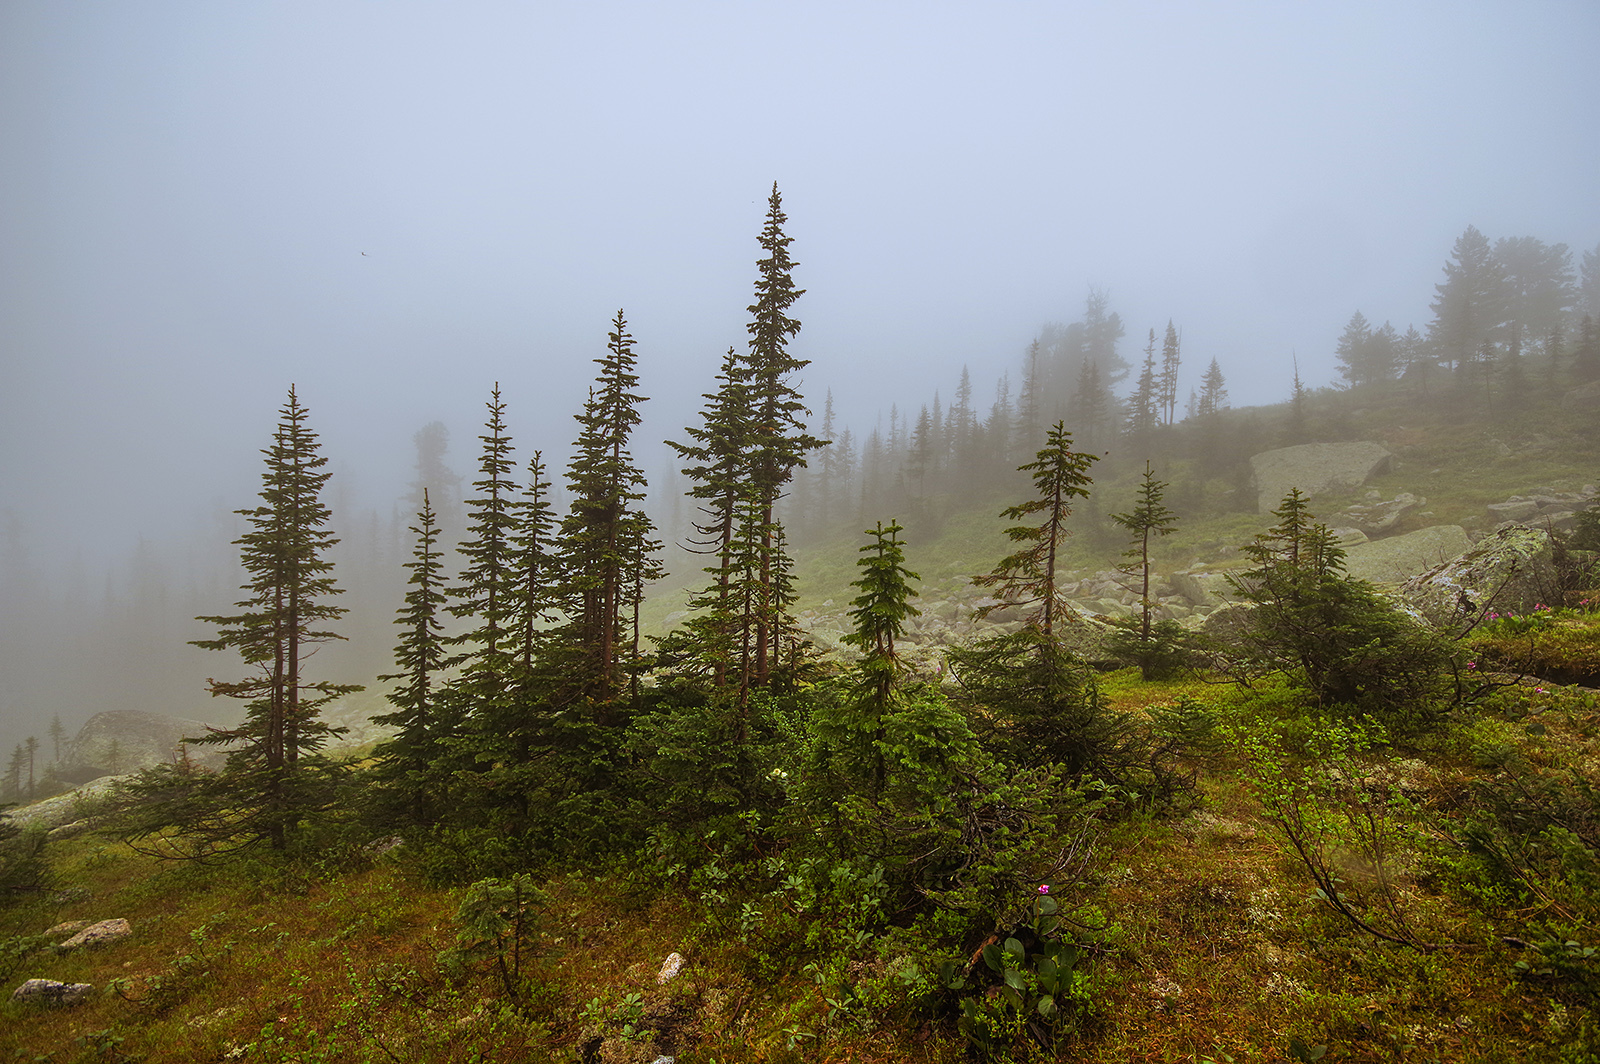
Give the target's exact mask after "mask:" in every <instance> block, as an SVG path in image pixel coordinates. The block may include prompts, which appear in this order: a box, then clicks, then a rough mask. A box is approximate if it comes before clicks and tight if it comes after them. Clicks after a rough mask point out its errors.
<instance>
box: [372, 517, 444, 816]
mask: <svg viewBox="0 0 1600 1064" xmlns="http://www.w3.org/2000/svg"><path fill="white" fill-rule="evenodd" d="M411 532H412V534H413V535H414V536H415V537H416V546H415V548H414V549H413V552H412V555H411V561H409V562H406V563H405V568H406V569H409V570H410V571H411V576H410V579H409V580H408V581H407V586H408V588H409V590H407V591H406V596H405V604H404V605H403V606H401V607H400V609H399V610H398V611H397V612H398V616H396V617H395V624H397V625H399V626H400V630H401V635H400V642H399V643H397V644H396V645H395V648H394V662H395V664H396V665H397V666H399V669H400V671H399V672H393V673H388V674H385V675H383V676H379V677H378V679H379V680H383V681H389V680H399V681H400V683H399V684H398V685H397V686H396V687H395V689H394V690H393V691H392V692H391V693H390V694H389V704H390V705H391V706H393V707H394V709H393V710H392V711H391V712H389V713H380V714H377V715H375V716H374V717H373V718H372V719H373V720H374V721H375V722H376V723H379V724H385V725H388V726H389V727H392V728H394V729H395V734H394V737H393V738H391V739H389V740H388V741H387V742H385V743H384V744H383V745H381V746H380V747H378V749H377V750H376V751H374V756H375V757H376V758H377V759H378V767H377V769H376V770H375V771H376V774H377V775H376V782H377V784H378V790H379V792H380V794H381V795H382V796H383V797H382V799H381V800H380V802H379V805H380V806H382V807H383V810H382V815H383V816H384V817H386V818H389V817H392V818H394V819H399V820H403V821H405V822H407V823H410V824H415V825H427V824H431V823H433V821H434V819H435V817H436V815H437V812H438V810H439V808H440V807H441V806H442V805H443V804H444V803H445V802H446V801H447V799H448V791H447V787H446V784H445V782H444V778H443V777H444V774H443V772H442V771H440V768H439V762H440V760H441V753H442V746H443V743H444V742H445V741H446V740H447V739H449V738H451V737H452V736H451V735H450V732H451V731H452V730H453V729H452V728H451V727H450V721H449V720H448V718H447V716H446V712H447V711H446V709H445V707H444V706H443V705H441V702H440V699H439V691H440V689H441V687H442V685H443V681H444V672H445V670H446V669H448V668H449V667H450V666H451V665H453V664H454V663H455V662H454V659H453V658H452V657H451V656H450V654H449V651H448V648H447V647H446V646H445V641H444V635H443V630H444V624H443V621H442V619H441V615H442V614H443V613H444V610H445V603H446V602H447V601H448V597H447V595H446V593H445V580H444V561H443V558H444V555H443V552H442V551H441V550H440V549H439V535H440V532H439V526H438V524H437V522H436V519H435V515H434V512H433V505H432V502H431V500H430V499H429V497H428V489H427V488H423V489H422V509H421V510H419V511H418V512H417V521H416V524H414V525H412V526H411Z"/></svg>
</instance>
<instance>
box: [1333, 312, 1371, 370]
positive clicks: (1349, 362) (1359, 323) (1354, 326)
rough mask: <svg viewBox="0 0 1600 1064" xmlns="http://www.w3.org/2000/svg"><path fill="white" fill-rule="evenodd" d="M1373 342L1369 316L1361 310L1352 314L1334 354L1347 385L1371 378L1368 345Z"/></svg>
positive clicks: (1340, 335)
mask: <svg viewBox="0 0 1600 1064" xmlns="http://www.w3.org/2000/svg"><path fill="white" fill-rule="evenodd" d="M1371 342H1372V327H1371V326H1370V325H1368V324H1367V316H1366V315H1365V314H1363V313H1361V312H1360V311H1359V310H1358V311H1356V312H1355V313H1354V314H1352V315H1350V320H1349V321H1348V322H1347V323H1346V324H1345V327H1344V332H1343V333H1341V334H1339V342H1338V344H1337V345H1336V346H1335V348H1334V355H1335V357H1337V358H1338V360H1339V373H1340V375H1341V376H1343V377H1344V379H1345V383H1346V385H1356V384H1363V383H1365V382H1366V381H1367V380H1368V379H1369V374H1368V372H1367V347H1368V345H1369V344H1370V343H1371Z"/></svg>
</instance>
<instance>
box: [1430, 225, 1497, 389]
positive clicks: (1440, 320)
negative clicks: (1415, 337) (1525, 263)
mask: <svg viewBox="0 0 1600 1064" xmlns="http://www.w3.org/2000/svg"><path fill="white" fill-rule="evenodd" d="M1434 291H1435V296H1434V300H1433V302H1432V303H1431V304H1429V307H1430V309H1432V311H1433V321H1432V322H1431V323H1430V325H1429V327H1428V339H1429V340H1431V341H1432V342H1433V344H1434V346H1435V348H1436V349H1437V350H1438V351H1439V352H1440V354H1442V355H1443V356H1444V358H1445V359H1446V360H1447V361H1448V362H1449V363H1450V366H1451V368H1452V369H1454V368H1455V367H1456V366H1458V365H1461V364H1463V363H1467V362H1471V361H1472V359H1473V357H1474V354H1475V352H1476V351H1477V350H1478V348H1479V347H1480V346H1481V345H1482V344H1484V343H1486V342H1492V341H1495V340H1498V339H1499V336H1500V331H1501V327H1502V326H1503V325H1504V324H1505V320H1506V315H1507V308H1506V298H1505V297H1506V292H1505V272H1504V270H1503V269H1502V268H1501V266H1500V265H1499V263H1497V262H1496V261H1495V258H1494V253H1493V250H1492V249H1491V248H1490V246H1489V238H1488V237H1486V236H1484V235H1483V234H1482V233H1480V232H1478V230H1477V229H1476V228H1474V227H1473V226H1470V225H1469V226H1467V230H1466V232H1464V233H1462V234H1461V236H1460V237H1458V238H1457V239H1456V242H1455V247H1454V248H1453V249H1452V251H1451V261H1450V262H1447V263H1445V267H1444V281H1443V282H1441V283H1440V284H1437V285H1435V286H1434Z"/></svg>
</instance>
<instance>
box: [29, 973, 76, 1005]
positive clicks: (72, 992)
mask: <svg viewBox="0 0 1600 1064" xmlns="http://www.w3.org/2000/svg"><path fill="white" fill-rule="evenodd" d="M93 993H94V984H93V983H58V982H56V981H55V980H54V979H29V980H28V981H27V982H26V983H23V984H22V985H21V986H19V987H17V988H16V989H15V990H13V991H12V992H11V1000H12V1001H16V1002H20V1003H21V1004H24V1005H76V1004H79V1003H80V1002H83V1001H87V1000H88V999H89V995H90V994H93Z"/></svg>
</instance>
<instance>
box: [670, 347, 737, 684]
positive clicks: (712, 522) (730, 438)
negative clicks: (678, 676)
mask: <svg viewBox="0 0 1600 1064" xmlns="http://www.w3.org/2000/svg"><path fill="white" fill-rule="evenodd" d="M717 380H718V386H717V390H716V391H715V392H713V393H709V394H707V395H705V396H704V397H703V398H705V400H706V407H705V411H704V413H703V414H702V415H701V424H700V427H699V428H687V429H685V430H684V431H685V433H687V434H688V436H689V438H690V440H691V441H692V442H690V443H686V444H685V443H674V442H673V441H671V440H668V441H667V446H668V447H671V448H672V449H673V450H675V451H677V452H678V456H679V457H680V458H681V459H683V460H684V461H685V462H687V463H689V464H688V465H685V466H684V467H683V474H684V475H685V476H687V477H689V478H690V480H691V481H692V482H693V487H691V488H690V489H689V495H690V496H691V497H692V498H694V499H696V500H697V501H698V503H699V516H698V517H697V518H696V519H695V521H694V534H695V537H696V538H694V539H692V540H690V541H689V542H688V543H686V544H684V546H685V548H686V549H688V550H689V551H691V552H693V553H695V554H705V555H710V556H711V557H712V563H711V564H710V565H709V566H706V567H705V568H704V570H703V571H704V572H705V573H707V574H708V575H710V576H711V578H712V582H711V586H710V587H709V588H706V589H705V590H703V591H701V592H700V593H699V594H697V595H696V596H694V597H692V598H691V599H690V602H689V608H690V610H691V613H692V616H691V618H690V620H689V622H688V623H687V624H686V625H685V629H686V632H687V635H688V639H689V645H690V654H691V657H692V658H693V660H695V661H696V662H698V663H701V664H704V665H705V666H706V667H707V668H708V669H709V671H710V674H711V677H712V682H713V684H714V685H715V686H718V687H720V686H722V685H723V683H725V682H726V680H727V669H728V663H729V662H730V661H731V660H732V657H733V642H734V638H735V627H734V619H735V617H736V611H735V610H734V608H733V605H734V604H733V595H734V582H735V573H736V565H735V555H734V549H733V543H734V535H735V529H736V524H737V522H738V520H739V514H740V507H741V504H742V503H743V502H744V501H745V500H746V499H747V498H748V496H749V494H750V484H749V481H748V478H747V476H746V457H747V452H748V449H749V440H750V432H751V428H750V426H751V420H752V413H751V409H750V394H749V389H748V387H747V386H746V382H745V368H744V365H743V363H742V361H741V360H740V358H739V357H738V355H736V354H735V353H734V349H733V348H731V347H730V348H728V354H727V357H726V358H724V359H723V362H722V371H721V373H720V374H719V375H718V377H717Z"/></svg>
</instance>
